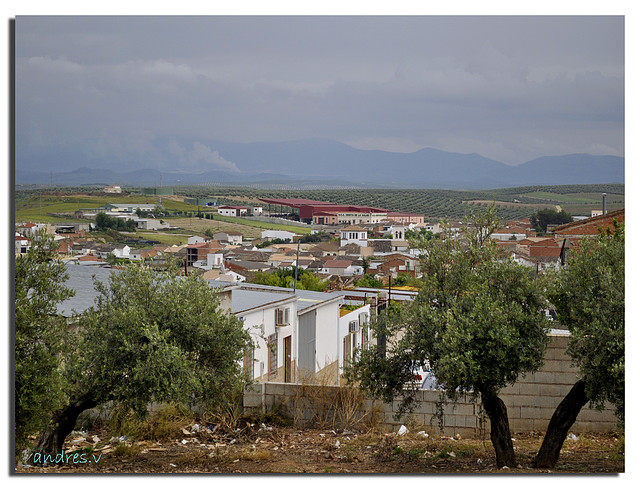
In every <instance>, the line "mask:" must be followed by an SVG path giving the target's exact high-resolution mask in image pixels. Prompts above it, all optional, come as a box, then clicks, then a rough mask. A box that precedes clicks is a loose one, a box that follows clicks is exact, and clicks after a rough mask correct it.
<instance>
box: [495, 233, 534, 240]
mask: <svg viewBox="0 0 640 488" xmlns="http://www.w3.org/2000/svg"><path fill="white" fill-rule="evenodd" d="M489 237H490V238H491V239H493V240H496V241H514V240H515V241H521V240H523V239H526V238H527V235H526V234H515V233H514V234H505V233H501V232H494V233H493V234H491V235H490V236H489ZM514 237H515V239H514Z"/></svg>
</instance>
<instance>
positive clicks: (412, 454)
mask: <svg viewBox="0 0 640 488" xmlns="http://www.w3.org/2000/svg"><path fill="white" fill-rule="evenodd" d="M424 453H425V450H424V449H419V448H417V447H414V448H413V449H409V451H408V452H407V457H408V458H409V460H410V461H415V460H416V459H418V458H420V457H422V455H423V454H424Z"/></svg>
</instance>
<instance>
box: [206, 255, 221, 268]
mask: <svg viewBox="0 0 640 488" xmlns="http://www.w3.org/2000/svg"><path fill="white" fill-rule="evenodd" d="M223 262H224V256H223V255H222V253H217V252H216V253H210V254H207V266H211V267H218V266H220V265H222V263H223Z"/></svg>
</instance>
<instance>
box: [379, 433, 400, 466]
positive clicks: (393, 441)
mask: <svg viewBox="0 0 640 488" xmlns="http://www.w3.org/2000/svg"><path fill="white" fill-rule="evenodd" d="M397 449H398V439H397V438H396V436H395V435H393V434H391V435H385V436H383V437H382V440H381V441H380V443H379V444H378V445H377V447H376V450H375V458H376V460H377V461H381V462H387V461H391V460H392V459H393V456H394V454H396V453H397V451H396V450H397Z"/></svg>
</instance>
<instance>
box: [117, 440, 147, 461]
mask: <svg viewBox="0 0 640 488" xmlns="http://www.w3.org/2000/svg"><path fill="white" fill-rule="evenodd" d="M140 452H141V449H140V446H136V445H133V444H127V443H125V442H119V443H118V445H117V446H116V447H115V449H114V450H113V455H114V456H117V457H121V458H124V459H126V460H127V461H132V460H133V459H135V458H137V457H138V456H139V455H140Z"/></svg>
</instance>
